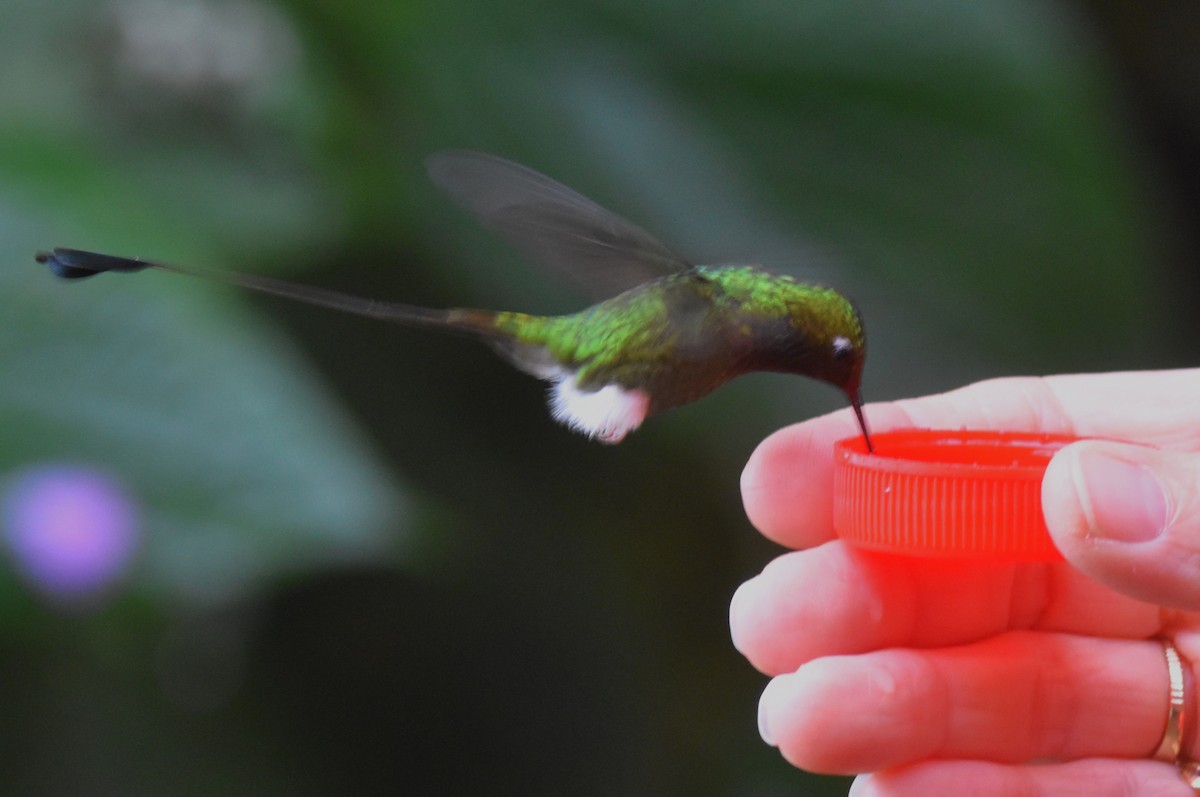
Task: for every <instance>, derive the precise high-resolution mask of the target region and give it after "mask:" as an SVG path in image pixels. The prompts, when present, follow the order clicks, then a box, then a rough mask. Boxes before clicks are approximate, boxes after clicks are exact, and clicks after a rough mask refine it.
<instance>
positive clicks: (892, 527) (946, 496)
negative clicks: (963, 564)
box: [833, 430, 1077, 562]
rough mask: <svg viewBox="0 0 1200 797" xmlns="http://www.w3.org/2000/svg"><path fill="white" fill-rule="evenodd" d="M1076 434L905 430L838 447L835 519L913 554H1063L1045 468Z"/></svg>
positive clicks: (859, 535)
mask: <svg viewBox="0 0 1200 797" xmlns="http://www.w3.org/2000/svg"><path fill="white" fill-rule="evenodd" d="M1076 439H1077V438H1074V437H1070V436H1068V435H1049V434H1024V433H1019V432H971V431H929V430H907V431H901V432H888V433H883V434H874V435H871V442H872V443H873V444H874V447H875V452H874V453H870V454H869V453H867V446H866V443H865V442H864V441H863V439H862V437H851V438H848V439H846V440H841V441H839V442H838V443H836V444H835V445H834V479H833V525H834V529H835V530H836V531H837V533H838V536H840V537H841V538H842V539H843V540H845V541H847V542H849V543H851V544H853V545H856V546H859V547H862V548H870V549H873V550H877V551H890V552H892V553H903V554H908V555H911V556H938V557H970V558H977V559H981V558H989V559H995V560H998V561H1026V562H1028V561H1061V560H1062V554H1060V553H1059V552H1058V549H1057V548H1055V547H1054V544H1053V543H1052V542H1051V541H1050V534H1049V532H1048V531H1047V530H1046V522H1045V520H1043V518H1042V474H1044V473H1045V472H1046V465H1047V464H1048V463H1049V462H1050V458H1051V457H1052V456H1054V452H1056V451H1058V449H1060V448H1062V447H1063V446H1064V445H1066V444H1067V443H1070V442H1073V441H1075V440H1076Z"/></svg>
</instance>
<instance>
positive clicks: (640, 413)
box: [550, 371, 650, 443]
mask: <svg viewBox="0 0 1200 797" xmlns="http://www.w3.org/2000/svg"><path fill="white" fill-rule="evenodd" d="M551 379H553V380H554V385H553V386H552V387H551V388H550V413H551V414H552V415H553V416H554V420H556V421H558V422H559V423H563V424H566V425H567V426H569V427H571V429H573V430H575V431H576V432H580V433H582V434H585V435H587V436H588V437H592V438H596V439H598V440H599V441H600V442H602V443H619V442H621V441H622V440H624V439H625V435H627V434H629V433H630V432H632V431H633V430H634V429H636V428H638V427H639V426H641V424H642V421H644V420H646V412H647V411H648V410H649V409H650V397H649V396H648V395H646V394H645V393H644V392H642V391H641V390H636V389H635V390H627V389H626V388H623V387H621V386H620V385H605V386H604V387H602V388H600V389H599V390H593V391H590V392H589V391H585V390H581V389H580V387H579V385H578V384H577V383H576V381H575V374H573V373H569V372H567V371H560V372H559V373H557V374H554V375H552V376H551Z"/></svg>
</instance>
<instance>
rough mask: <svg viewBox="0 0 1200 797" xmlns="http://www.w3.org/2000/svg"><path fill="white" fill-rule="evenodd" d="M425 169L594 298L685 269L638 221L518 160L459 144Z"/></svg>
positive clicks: (489, 223)
mask: <svg viewBox="0 0 1200 797" xmlns="http://www.w3.org/2000/svg"><path fill="white" fill-rule="evenodd" d="M425 168H426V169H427V170H428V172H429V177H430V179H431V180H433V183H434V185H436V186H437V187H438V188H440V189H441V190H442V191H444V192H446V194H447V195H448V196H449V197H450V198H451V199H452V200H453V201H454V202H455V204H457V205H458V206H459V207H461V208H463V209H464V210H466V211H468V212H469V213H471V214H472V215H474V216H475V217H476V218H477V219H479V221H480V222H482V223H483V225H484V226H485V227H487V228H488V229H490V230H493V231H495V232H497V233H499V234H500V236H501V237H503V238H504V239H505V240H506V241H508V243H509V244H510V245H511V246H513V247H514V248H515V249H516V250H517V251H518V252H520V253H521V254H523V255H525V256H526V257H528V258H529V259H530V260H532V261H534V262H536V263H539V264H541V265H543V266H547V267H549V268H551V269H554V270H555V271H558V272H561V273H563V274H565V275H567V276H568V277H570V278H571V279H573V280H574V281H576V282H577V283H579V284H580V285H582V286H583V288H584V289H585V290H587V291H588V292H589V293H590V294H592V295H593V296H596V297H598V298H602V297H606V296H611V295H613V294H616V293H620V292H621V291H624V290H628V289H629V288H632V287H634V286H635V285H640V284H642V283H644V282H648V281H650V280H653V279H657V278H659V277H662V276H665V275H667V274H672V273H676V272H679V271H684V270H686V269H687V268H689V264H688V263H687V262H686V261H684V260H683V258H681V257H679V256H678V255H676V254H675V253H674V252H672V251H671V250H670V249H668V248H667V247H665V246H663V245H662V244H661V243H659V242H658V240H656V239H655V238H654V237H653V236H652V235H650V233H648V232H646V231H645V230H643V229H642V228H641V227H638V226H637V225H635V224H631V223H630V222H628V221H626V220H625V219H623V218H621V217H620V216H618V215H616V214H615V213H613V212H611V211H609V210H605V209H604V208H602V207H600V206H599V205H597V204H596V203H595V202H593V201H591V200H590V199H588V198H587V197H585V196H583V195H581V194H579V193H577V192H575V191H572V190H571V189H570V188H567V187H566V186H565V185H563V184H562V183H559V182H557V181H555V180H551V179H550V178H549V177H546V176H545V175H544V174H539V173H538V172H535V171H534V170H533V169H530V168H527V167H525V166H521V165H520V164H518V163H513V162H512V161H507V160H504V159H503V158H497V157H494V156H492V155H485V154H483V153H482V152H469V151H465V150H459V151H450V152H439V153H437V154H435V155H432V156H430V157H429V158H428V159H427V160H426V161H425Z"/></svg>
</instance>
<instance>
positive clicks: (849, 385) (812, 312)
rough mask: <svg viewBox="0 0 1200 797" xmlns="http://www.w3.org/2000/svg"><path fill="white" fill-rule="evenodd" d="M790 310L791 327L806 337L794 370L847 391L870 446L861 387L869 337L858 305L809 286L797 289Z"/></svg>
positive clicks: (799, 350)
mask: <svg viewBox="0 0 1200 797" xmlns="http://www.w3.org/2000/svg"><path fill="white" fill-rule="evenodd" d="M790 310H791V312H790V316H791V326H792V329H793V331H794V333H795V334H796V335H797V337H799V338H800V339H801V340H802V341H803V343H802V344H801V345H800V346H798V347H797V349H798V350H797V351H796V352H795V354H796V355H797V356H796V358H795V360H794V361H793V363H794V364H793V369H794V371H795V372H796V373H799V374H803V375H805V376H810V377H813V378H816V379H820V380H822V381H824V382H828V383H829V384H831V385H833V386H834V387H836V388H838V389H839V390H841V391H842V392H843V393H844V394H845V395H846V399H847V400H848V401H849V402H850V406H851V407H852V408H853V409H854V414H855V416H856V417H857V418H858V424H859V426H860V427H861V429H862V433H863V438H864V439H865V440H866V442H867V447H868V449H870V448H871V437H870V435H869V434H868V432H867V424H866V420H865V418H864V417H863V413H862V391H861V385H862V371H863V365H864V364H865V363H866V359H867V339H866V333H865V332H864V330H863V323H862V316H861V315H860V314H859V312H858V308H857V307H855V306H854V304H853V303H852V302H851V301H850V300H849V299H847V298H846V297H845V296H843V295H842V294H840V293H838V292H837V291H835V290H832V289H828V288H815V289H813V288H812V287H809V288H808V289H807V290H805V291H804V292H802V293H798V295H797V297H796V299H795V301H793V302H791V303H790Z"/></svg>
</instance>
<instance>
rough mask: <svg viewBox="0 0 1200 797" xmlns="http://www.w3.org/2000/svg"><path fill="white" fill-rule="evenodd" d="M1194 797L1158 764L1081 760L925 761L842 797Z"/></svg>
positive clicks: (871, 778) (867, 780)
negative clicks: (941, 796) (949, 796)
mask: <svg viewBox="0 0 1200 797" xmlns="http://www.w3.org/2000/svg"><path fill="white" fill-rule="evenodd" d="M931 794H970V795H972V797H1018V795H1019V797H1195V793H1194V792H1193V791H1192V790H1191V788H1189V787H1188V786H1187V785H1186V784H1185V783H1184V782H1183V779H1182V778H1181V777H1180V776H1179V770H1177V769H1176V768H1175V767H1174V766H1172V765H1170V764H1164V763H1162V762H1160V761H1120V760H1114V759H1110V758H1100V759H1086V760H1083V761H1072V762H1069V763H1066V764H1043V765H1037V766H1025V765H1017V766H1013V765H1004V764H992V763H988V762H986V761H945V762H926V763H921V764H915V765H913V766H910V767H904V768H902V769H898V770H892V771H888V772H880V773H876V774H872V775H866V776H861V777H859V778H856V779H855V781H854V785H853V786H852V787H851V788H850V794H849V795H848V797H929V795H931Z"/></svg>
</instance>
